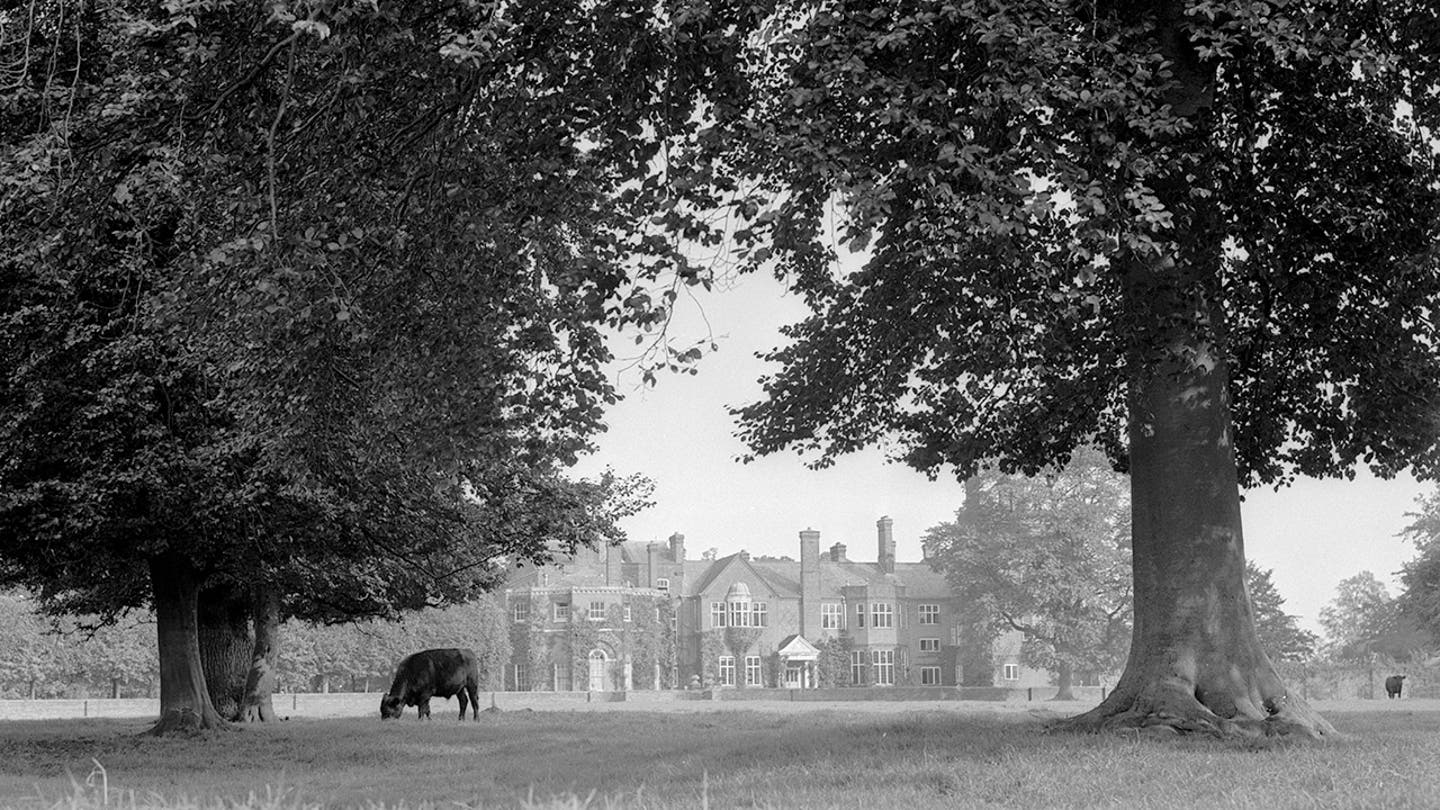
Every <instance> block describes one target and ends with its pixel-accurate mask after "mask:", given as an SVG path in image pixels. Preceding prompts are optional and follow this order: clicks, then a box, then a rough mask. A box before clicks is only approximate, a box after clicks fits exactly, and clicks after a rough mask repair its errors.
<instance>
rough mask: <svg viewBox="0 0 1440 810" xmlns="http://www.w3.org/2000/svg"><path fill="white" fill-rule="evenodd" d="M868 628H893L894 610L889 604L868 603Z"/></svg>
mask: <svg viewBox="0 0 1440 810" xmlns="http://www.w3.org/2000/svg"><path fill="white" fill-rule="evenodd" d="M870 626H871V627H894V626H895V608H894V607H892V606H891V605H890V603H889V602H871V603H870Z"/></svg>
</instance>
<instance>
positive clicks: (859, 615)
mask: <svg viewBox="0 0 1440 810" xmlns="http://www.w3.org/2000/svg"><path fill="white" fill-rule="evenodd" d="M855 626H856V627H864V626H865V603H864V602H857V603H856V604H855Z"/></svg>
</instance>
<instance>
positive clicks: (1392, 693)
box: [1385, 675, 1405, 698]
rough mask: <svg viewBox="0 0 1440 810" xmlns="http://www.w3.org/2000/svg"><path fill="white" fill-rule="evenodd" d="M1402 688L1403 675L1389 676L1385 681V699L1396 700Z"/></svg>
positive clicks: (1403, 683)
mask: <svg viewBox="0 0 1440 810" xmlns="http://www.w3.org/2000/svg"><path fill="white" fill-rule="evenodd" d="M1403 686H1405V676H1404V675H1391V676H1390V677H1388V678H1386V679H1385V697H1387V698H1398V697H1400V689H1401V687H1403Z"/></svg>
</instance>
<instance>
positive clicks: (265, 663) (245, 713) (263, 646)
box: [240, 587, 280, 723]
mask: <svg viewBox="0 0 1440 810" xmlns="http://www.w3.org/2000/svg"><path fill="white" fill-rule="evenodd" d="M251 613H252V618H253V619H254V622H255V647H254V649H253V650H252V651H251V655H250V672H249V674H248V675H247V676H246V678H245V697H244V699H243V700H242V701H241V710H240V719H241V720H243V721H245V722H253V721H256V720H260V721H262V722H267V723H268V722H271V721H273V720H275V707H274V703H273V700H272V697H273V695H274V693H275V685H276V678H275V657H276V655H278V654H279V652H280V599H279V597H278V596H277V595H276V593H275V592H274V591H273V590H271V589H270V588H265V587H261V588H257V589H256V593H255V601H254V603H253V605H252V610H251Z"/></svg>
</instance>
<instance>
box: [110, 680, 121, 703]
mask: <svg viewBox="0 0 1440 810" xmlns="http://www.w3.org/2000/svg"><path fill="white" fill-rule="evenodd" d="M119 697H120V679H119V678H111V679H110V699H111V700H116V699H118V698H119Z"/></svg>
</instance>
